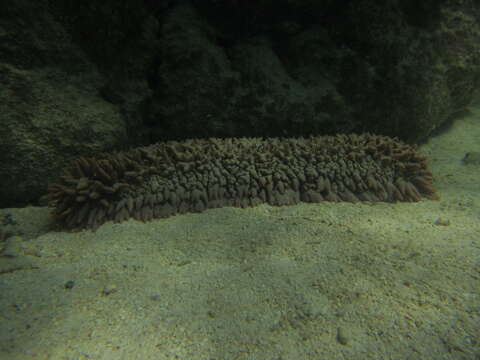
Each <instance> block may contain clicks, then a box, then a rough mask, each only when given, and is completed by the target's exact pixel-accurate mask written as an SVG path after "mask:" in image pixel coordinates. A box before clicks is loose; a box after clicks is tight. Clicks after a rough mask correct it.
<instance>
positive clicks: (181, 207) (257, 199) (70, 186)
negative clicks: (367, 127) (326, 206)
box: [49, 135, 436, 229]
mask: <svg viewBox="0 0 480 360" xmlns="http://www.w3.org/2000/svg"><path fill="white" fill-rule="evenodd" d="M422 197H426V198H430V199H435V198H436V196H435V191H434V189H433V188H432V174H431V172H430V171H429V170H428V168H427V163H426V159H425V158H424V157H422V156H420V155H418V154H417V153H416V152H415V147H413V146H410V145H407V144H404V143H402V142H400V141H398V140H396V139H392V138H389V137H384V136H374V135H339V136H332V137H331V136H325V137H311V138H269V139H260V138H240V139H216V138H210V139H206V140H187V141H182V142H176V141H169V142H164V143H158V144H155V145H151V146H147V147H140V148H136V149H133V150H130V151H128V152H118V153H110V154H100V155H98V156H96V157H81V158H79V159H78V160H76V161H74V162H73V164H72V165H71V166H70V167H69V168H67V169H65V172H64V174H63V175H62V176H61V177H60V179H59V180H58V182H57V183H55V184H52V185H50V187H49V199H50V203H51V205H52V206H53V207H54V211H53V214H54V216H55V219H56V220H57V222H58V223H59V224H60V225H61V226H62V227H65V228H69V229H79V228H92V229H96V228H98V226H100V225H101V224H103V223H104V222H106V221H109V220H114V221H116V222H120V221H123V220H126V219H128V218H131V217H133V218H136V219H139V220H143V221H148V220H151V219H153V218H163V217H168V216H171V215H175V214H181V213H186V212H200V211H203V210H205V209H208V208H216V207H222V206H240V207H247V206H255V205H257V204H260V203H268V204H271V205H291V204H296V203H298V202H300V201H303V202H320V201H349V202H357V201H388V202H393V201H419V200H420V199H421V198H422Z"/></svg>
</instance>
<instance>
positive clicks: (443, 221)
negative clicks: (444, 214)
mask: <svg viewBox="0 0 480 360" xmlns="http://www.w3.org/2000/svg"><path fill="white" fill-rule="evenodd" d="M434 224H435V225H440V226H448V225H450V220H448V219H444V218H441V217H439V218H437V219H436V220H435V222H434Z"/></svg>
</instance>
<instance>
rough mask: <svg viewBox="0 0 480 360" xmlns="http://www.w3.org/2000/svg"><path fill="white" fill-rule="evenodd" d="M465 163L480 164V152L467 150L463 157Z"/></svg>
mask: <svg viewBox="0 0 480 360" xmlns="http://www.w3.org/2000/svg"><path fill="white" fill-rule="evenodd" d="M463 163H464V164H466V165H480V152H478V151H471V152H467V153H466V154H465V157H464V158H463Z"/></svg>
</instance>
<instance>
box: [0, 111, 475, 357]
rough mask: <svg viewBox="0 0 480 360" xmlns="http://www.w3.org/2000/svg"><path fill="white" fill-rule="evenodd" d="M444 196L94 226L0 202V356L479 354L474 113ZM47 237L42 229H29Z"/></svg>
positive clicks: (441, 170) (449, 164)
mask: <svg viewBox="0 0 480 360" xmlns="http://www.w3.org/2000/svg"><path fill="white" fill-rule="evenodd" d="M420 151H421V152H422V153H424V154H426V155H428V156H429V157H430V158H431V167H432V170H433V173H434V176H435V186H436V188H437V189H438V192H439V195H440V196H441V199H440V200H439V201H422V202H419V203H397V204H386V203H377V204H367V203H363V204H348V203H327V202H325V203H320V204H300V205H298V206H288V207H271V206H266V205H262V206H258V207H255V208H249V209H239V208H223V209H213V210H209V211H206V212H204V213H202V214H189V215H181V216H176V217H172V218H169V219H161V220H157V221H152V222H149V223H147V224H144V223H141V222H137V221H134V220H131V221H128V222H125V223H122V224H112V223H108V224H105V225H103V226H102V227H101V228H100V229H99V230H98V231H97V232H95V233H93V232H90V231H84V232H80V233H67V232H47V233H45V228H46V224H47V223H48V211H49V210H48V209H47V208H33V207H31V208H25V209H3V210H1V212H0V220H2V221H3V224H4V226H3V227H4V230H7V231H13V232H18V231H22V232H23V235H21V236H14V237H10V238H9V239H8V240H6V241H3V242H2V243H1V244H0V245H1V247H2V248H3V253H2V257H1V258H0V359H1V360H14V359H18V360H29V359H54V360H56V359H72V360H73V359H75V360H77V359H78V360H82V359H102V360H106V359H132V360H135V359H142V360H149V359H159V360H162V359H191V360H196V359H202V360H203V359H205V360H213V359H217V360H220V359H227V360H230V359H232V360H233V359H258V360H263V359H265V360H267V359H268V360H302V359H327V360H330V359H331V360H334V359H360V360H362V359H372V360H373V359H383V360H384V359H398V360H399V359H435V360H441V359H480V165H474V164H472V165H465V164H463V163H462V158H463V157H464V155H465V153H466V152H470V151H479V152H480V106H476V107H473V108H472V109H471V112H470V113H469V114H467V115H465V117H464V118H462V119H459V120H457V121H456V122H455V123H454V124H453V126H451V127H450V128H449V129H448V130H446V131H445V132H443V133H442V134H440V135H438V136H436V137H434V138H432V139H431V140H429V142H428V143H427V144H425V145H423V146H422V147H421V149H420ZM38 234H41V235H38Z"/></svg>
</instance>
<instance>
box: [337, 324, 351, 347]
mask: <svg viewBox="0 0 480 360" xmlns="http://www.w3.org/2000/svg"><path fill="white" fill-rule="evenodd" d="M348 340H349V336H348V334H347V331H346V330H345V328H343V327H339V328H338V329H337V341H338V342H339V343H340V344H342V345H347V344H348Z"/></svg>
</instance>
